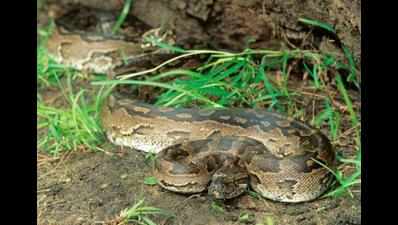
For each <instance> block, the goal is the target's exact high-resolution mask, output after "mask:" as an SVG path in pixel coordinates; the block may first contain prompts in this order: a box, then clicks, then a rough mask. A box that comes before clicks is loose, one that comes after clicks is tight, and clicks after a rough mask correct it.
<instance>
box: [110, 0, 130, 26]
mask: <svg viewBox="0 0 398 225" xmlns="http://www.w3.org/2000/svg"><path fill="white" fill-rule="evenodd" d="M132 4H133V0H126V1H125V2H124V5H123V9H122V12H121V13H120V15H119V17H118V18H117V20H116V23H115V25H114V26H113V27H112V34H116V33H117V32H118V30H119V29H120V27H121V26H122V24H123V22H124V20H125V19H126V17H127V15H128V14H129V11H130V8H131V5H132Z"/></svg>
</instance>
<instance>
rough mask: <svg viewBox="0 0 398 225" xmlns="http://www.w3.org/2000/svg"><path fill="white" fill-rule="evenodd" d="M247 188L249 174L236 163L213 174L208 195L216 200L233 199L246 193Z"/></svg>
mask: <svg viewBox="0 0 398 225" xmlns="http://www.w3.org/2000/svg"><path fill="white" fill-rule="evenodd" d="M247 188H248V174H247V172H246V171H245V170H244V169H243V168H242V167H240V166H238V165H237V164H236V163H232V164H229V163H228V164H226V165H224V166H223V167H221V168H220V169H219V170H217V171H216V172H215V173H214V174H213V176H212V178H211V181H210V185H209V187H208V194H209V196H210V197H211V198H214V199H231V198H235V197H237V196H239V195H241V194H242V193H244V192H245V191H246V190H247Z"/></svg>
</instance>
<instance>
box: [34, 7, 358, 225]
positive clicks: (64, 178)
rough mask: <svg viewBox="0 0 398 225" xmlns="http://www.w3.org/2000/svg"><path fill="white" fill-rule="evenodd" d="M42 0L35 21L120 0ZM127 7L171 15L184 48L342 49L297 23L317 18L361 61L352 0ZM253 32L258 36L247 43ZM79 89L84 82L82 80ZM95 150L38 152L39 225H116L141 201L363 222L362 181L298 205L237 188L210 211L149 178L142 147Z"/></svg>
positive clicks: (259, 216)
mask: <svg viewBox="0 0 398 225" xmlns="http://www.w3.org/2000/svg"><path fill="white" fill-rule="evenodd" d="M47 2H48V3H49V4H44V3H43V4H42V5H41V8H42V9H43V11H42V12H44V13H39V18H38V24H46V22H47V19H48V17H49V16H50V17H51V16H53V14H57V13H61V14H62V13H63V12H64V11H65V10H66V9H67V8H68V7H69V5H68V7H59V6H60V5H62V4H66V3H76V2H77V3H80V4H82V5H86V6H91V7H93V6H96V7H97V8H101V9H107V10H115V9H120V7H121V5H122V4H121V2H122V1H120V0H110V1H101V0H84V1H83V0H80V1H79V0H57V1H54V0H48V1H47ZM54 2H56V4H55V3H54ZM51 3H52V4H53V5H51ZM71 7H72V6H71ZM73 7H75V6H73ZM49 14H50V15H49ZM132 14H133V15H134V16H135V17H137V18H139V19H140V20H141V21H143V22H144V23H146V24H147V25H149V26H152V27H157V26H160V25H164V24H162V21H163V22H164V21H168V22H170V21H171V22H170V24H171V25H172V26H173V29H175V31H176V36H177V43H179V44H181V45H183V46H188V47H192V46H195V45H197V44H200V45H202V44H206V45H207V46H210V47H213V48H223V49H229V50H240V49H241V48H242V47H245V46H247V45H246V44H249V46H250V47H252V48H270V47H278V46H288V47H292V46H293V45H294V46H298V47H301V48H310V49H320V50H322V51H327V52H330V51H334V52H341V50H340V49H339V48H338V46H337V45H336V44H334V43H333V41H331V40H332V38H331V37H330V36H328V35H325V34H324V33H322V32H318V31H317V30H311V29H309V28H308V27H306V26H303V25H301V24H299V23H297V18H299V17H308V18H314V19H318V20H321V21H324V22H329V23H331V24H333V25H334V26H335V28H336V31H337V35H338V37H339V38H340V39H341V41H342V42H343V43H345V44H346V45H347V46H348V47H349V48H350V49H351V50H352V51H353V52H354V55H355V56H356V57H357V59H358V60H360V32H361V27H360V1H358V0H355V1H347V0H326V1H299V2H298V1H292V0H287V1H270V0H264V1H260V0H250V1H248V0H246V1H240V0H235V1H232V0H225V1H213V0H202V1H188V0H173V1H166V0H152V1H149V0H140V1H134V8H133V10H132ZM140 23H141V22H140ZM140 27H144V26H142V25H140ZM310 31H312V32H310ZM139 33H141V30H139ZM136 37H138V36H133V37H132V39H134V38H136ZM249 37H250V38H254V39H255V41H254V42H252V43H248V42H247V39H248V38H249ZM293 82H296V83H295V84H294V85H293V86H297V87H303V86H304V81H301V80H300V81H295V80H294V81H293ZM300 82H302V83H300ZM84 86H85V88H87V87H86V86H87V84H84ZM77 88H78V87H77ZM39 92H40V94H41V95H42V96H43V99H44V101H45V102H49V104H51V105H53V106H57V107H61V106H62V105H63V104H65V103H64V102H62V101H60V100H59V98H58V97H57V95H58V96H61V94H59V92H58V93H57V90H55V89H40V90H39ZM149 92H151V91H149ZM350 96H351V97H352V99H354V106H355V107H359V108H360V99H359V97H358V96H359V93H357V92H355V91H352V90H350ZM152 97H153V96H152ZM143 98H148V96H143ZM356 98H357V99H356ZM304 101H305V100H304ZM344 124H345V125H343V126H349V124H348V123H344ZM325 133H327V132H325ZM39 135H40V133H39ZM350 137H352V135H347V140H345V141H344V142H347V143H346V146H350V145H351V144H350V143H349V142H353V140H352V138H351V139H350ZM100 147H101V148H102V149H104V152H96V153H91V152H85V151H77V152H73V153H67V154H64V155H62V156H60V157H59V158H51V157H49V156H47V155H45V154H44V153H39V155H38V193H37V199H38V224H61V225H64V224H65V225H70V224H114V222H115V221H117V219H118V215H119V214H120V211H121V210H123V209H125V208H128V207H131V206H132V205H133V204H134V203H136V202H137V201H138V200H139V199H142V198H145V202H146V204H148V205H151V206H155V207H158V208H163V209H166V210H169V211H171V212H173V213H174V214H175V215H176V217H175V218H174V219H170V220H165V219H162V218H155V221H156V222H157V223H158V224H181V225H186V224H192V225H196V224H197V225H199V224H203V225H204V224H220V225H224V224H259V223H265V222H264V217H265V216H270V217H272V219H273V221H274V224H292V225H294V224H304V225H310V224H311V225H316V224H323V225H334V224H339V225H354V224H355V225H357V224H361V207H360V203H361V199H360V193H361V191H360V187H356V188H355V189H354V198H350V197H349V196H345V197H341V198H336V199H332V198H327V199H321V200H316V201H314V202H308V203H302V204H282V203H276V202H272V201H268V200H264V199H255V198H253V197H250V196H249V195H243V196H241V197H239V198H236V199H233V200H231V201H228V202H224V203H222V204H221V205H222V207H223V208H224V212H215V211H214V210H213V209H212V208H211V205H212V201H211V200H210V199H209V198H208V197H207V195H206V194H205V193H204V194H201V195H195V196H191V197H189V196H185V195H180V194H175V193H171V192H168V191H164V190H162V189H161V188H160V187H158V186H150V185H145V184H144V183H143V181H144V178H145V177H149V176H152V173H151V165H150V163H146V162H145V160H144V157H145V154H144V153H141V152H138V151H135V150H131V149H121V148H118V147H115V146H112V145H110V144H105V145H103V146H100ZM340 153H342V154H343V155H344V156H352V155H354V152H353V150H352V148H341V152H340ZM348 169H349V168H348ZM244 212H247V213H250V214H253V216H254V219H253V220H252V221H249V222H246V223H245V222H240V221H239V215H240V213H244Z"/></svg>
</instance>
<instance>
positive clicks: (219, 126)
mask: <svg viewBox="0 0 398 225" xmlns="http://www.w3.org/2000/svg"><path fill="white" fill-rule="evenodd" d="M60 37H61V36H60V34H57V35H56V36H55V38H52V39H49V46H50V47H51V48H49V50H50V53H51V51H52V53H53V55H55V56H56V59H58V61H61V62H64V63H65V62H66V63H68V62H69V64H70V66H74V67H76V68H83V67H85V66H86V65H90V68H92V67H95V62H100V61H101V60H99V59H104V58H105V56H106V57H115V54H107V49H109V51H110V52H109V53H111V52H114V51H115V49H116V47H117V45H118V43H119V42H115V41H113V42H112V43H111V44H110V42H108V43H107V41H106V40H103V41H102V42H98V41H91V43H86V42H85V39H82V38H78V37H77V36H76V35H74V36H68V35H65V36H62V38H60ZM66 42H67V45H66V44H65V43H66ZM101 43H102V44H101ZM64 46H65V47H68V48H69V49H73V51H72V50H69V51H63V47H64ZM98 46H102V48H99V47H98ZM126 46H130V45H126V44H120V47H121V48H123V47H126ZM131 46H133V48H132V49H133V50H132V51H129V52H131V53H132V54H134V52H137V51H134V49H137V46H138V45H131ZM83 47H84V48H83ZM90 47H92V48H93V49H90ZM79 51H80V52H81V54H80V55H79ZM68 52H70V53H71V54H70V56H71V57H69V58H68V54H67V53H68ZM96 52H101V54H94V53H96ZM61 53H62V54H61ZM72 53H73V54H72ZM57 57H58V58H57ZM90 57H92V59H91V58H90ZM95 57H97V58H95ZM98 57H99V58H98ZM83 59H84V60H83ZM107 62H112V60H108V61H107ZM79 64H82V65H79ZM83 64H84V65H83ZM107 65H108V64H107ZM86 67H87V66H86ZM98 68H100V69H101V68H104V66H103V65H102V67H100V66H99V67H98ZM109 68H112V65H109V66H107V67H106V69H109ZM97 72H98V71H97ZM101 118H102V125H103V127H104V129H105V132H106V135H107V137H108V139H109V140H110V141H111V142H112V143H114V144H116V145H121V146H128V147H132V148H135V149H138V150H142V151H146V152H149V151H152V152H155V153H158V154H157V158H156V161H155V169H154V174H155V176H156V177H157V178H158V181H159V185H161V186H162V187H163V188H165V189H168V190H170V191H174V192H181V193H196V192H202V191H204V190H206V189H208V192H209V194H210V195H211V196H213V197H214V198H218V199H229V198H233V197H236V196H238V195H240V194H241V193H243V192H244V191H245V190H246V189H247V188H248V187H249V186H250V187H251V188H252V189H253V190H254V191H256V192H257V193H259V194H260V195H261V196H263V197H265V198H268V199H272V200H275V201H281V202H303V201H309V200H313V199H315V198H317V197H319V196H320V195H321V194H322V193H324V192H325V190H326V189H328V187H329V184H330V182H331V180H332V178H333V176H332V175H331V173H330V172H329V170H328V169H326V168H325V167H324V166H322V165H321V164H324V165H326V166H327V167H330V168H333V166H334V152H333V150H332V146H331V144H330V142H329V140H328V139H327V138H326V137H325V136H324V135H323V134H321V133H320V132H319V131H318V130H316V129H314V128H312V127H310V126H308V125H306V124H304V123H301V122H299V121H295V120H290V119H287V118H284V117H282V116H281V115H279V114H274V113H270V112H267V111H265V110H252V109H227V110H225V109H224V110H198V109H171V108H160V107H155V106H153V105H149V104H145V103H142V102H138V101H134V100H131V99H128V98H125V97H123V96H121V95H118V94H114V95H111V96H110V97H109V98H108V100H107V102H106V103H105V104H104V106H103V109H102V114H101Z"/></svg>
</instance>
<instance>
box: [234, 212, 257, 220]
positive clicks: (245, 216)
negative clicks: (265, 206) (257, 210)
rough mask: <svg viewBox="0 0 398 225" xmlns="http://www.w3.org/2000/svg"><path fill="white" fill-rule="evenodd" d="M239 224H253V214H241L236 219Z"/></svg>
mask: <svg viewBox="0 0 398 225" xmlns="http://www.w3.org/2000/svg"><path fill="white" fill-rule="evenodd" d="M238 221H239V223H253V222H254V221H255V217H254V214H253V213H248V212H241V213H240V214H239V218H238Z"/></svg>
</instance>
